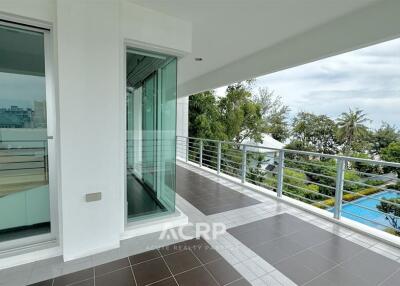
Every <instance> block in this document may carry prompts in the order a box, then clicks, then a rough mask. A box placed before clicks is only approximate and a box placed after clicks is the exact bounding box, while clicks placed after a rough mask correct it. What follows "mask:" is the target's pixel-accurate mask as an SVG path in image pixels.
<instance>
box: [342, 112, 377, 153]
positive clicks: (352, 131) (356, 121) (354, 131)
mask: <svg viewBox="0 0 400 286" xmlns="http://www.w3.org/2000/svg"><path fill="white" fill-rule="evenodd" d="M369 121H370V120H369V119H368V118H367V115H366V114H365V113H364V112H363V111H362V110H359V109H356V110H355V111H353V110H352V109H349V112H343V113H342V114H341V115H340V117H339V118H338V120H337V124H338V127H339V129H338V137H339V139H340V140H341V141H342V143H343V153H344V154H348V153H349V152H351V151H363V150H360V149H362V146H365V144H364V142H365V141H364V140H363V139H365V135H366V134H367V133H368V128H367V126H366V125H365V123H367V122H369Z"/></svg>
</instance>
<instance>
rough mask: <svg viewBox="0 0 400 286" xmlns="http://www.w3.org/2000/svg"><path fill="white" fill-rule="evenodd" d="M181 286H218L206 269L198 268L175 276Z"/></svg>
mask: <svg viewBox="0 0 400 286" xmlns="http://www.w3.org/2000/svg"><path fill="white" fill-rule="evenodd" d="M175 279H176V281H177V282H178V284H179V286H218V284H217V283H216V282H215V281H214V279H213V278H212V276H211V275H210V274H209V273H208V272H207V271H206V270H205V268H204V267H198V268H195V269H193V270H190V271H187V272H184V273H182V274H179V275H176V276H175Z"/></svg>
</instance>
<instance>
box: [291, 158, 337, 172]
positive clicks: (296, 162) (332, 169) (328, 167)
mask: <svg viewBox="0 0 400 286" xmlns="http://www.w3.org/2000/svg"><path fill="white" fill-rule="evenodd" d="M285 161H289V162H292V163H295V164H304V165H309V166H314V167H322V168H326V169H328V170H331V171H336V167H332V166H324V165H318V164H313V163H309V162H305V161H296V160H292V159H288V158H285Z"/></svg>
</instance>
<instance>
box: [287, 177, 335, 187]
mask: <svg viewBox="0 0 400 286" xmlns="http://www.w3.org/2000/svg"><path fill="white" fill-rule="evenodd" d="M285 178H291V179H295V180H298V181H303V182H306V183H309V184H312V185H316V186H320V187H323V188H328V189H331V190H336V188H335V187H332V186H328V185H324V184H321V183H317V182H312V181H309V180H306V179H301V178H297V177H293V176H290V175H286V174H285Z"/></svg>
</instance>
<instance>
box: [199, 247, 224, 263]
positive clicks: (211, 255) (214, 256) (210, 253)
mask: <svg viewBox="0 0 400 286" xmlns="http://www.w3.org/2000/svg"><path fill="white" fill-rule="evenodd" d="M192 251H193V253H194V255H196V257H197V258H198V259H199V260H200V261H201V263H203V264H206V263H209V262H212V261H215V260H218V259H221V258H222V256H221V255H220V254H219V253H218V252H217V251H216V250H215V249H213V248H212V247H211V246H210V245H209V244H208V243H207V242H203V244H202V245H200V246H199V247H192Z"/></svg>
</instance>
